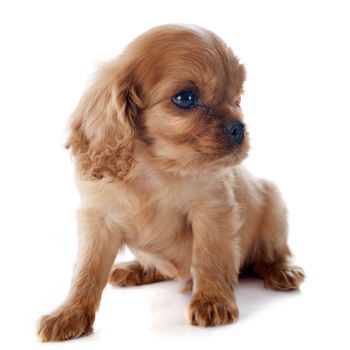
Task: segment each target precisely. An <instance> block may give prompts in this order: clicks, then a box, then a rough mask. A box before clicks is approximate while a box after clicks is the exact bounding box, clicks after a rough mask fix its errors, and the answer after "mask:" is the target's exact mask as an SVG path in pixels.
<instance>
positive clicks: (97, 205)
mask: <svg viewBox="0 0 350 350" xmlns="http://www.w3.org/2000/svg"><path fill="white" fill-rule="evenodd" d="M244 79H245V69H244V67H243V65H242V64H240V63H239V61H238V59H237V58H236V57H235V56H234V54H233V52H232V50H231V49H230V48H229V47H228V46H227V45H226V44H225V43H224V42H223V41H222V40H221V39H220V38H219V37H217V36H216V35H215V34H213V33H212V32H210V31H208V30H205V29H203V28H200V27H195V26H178V25H168V26H161V27H157V28H154V29H152V30H150V31H148V32H146V33H145V34H143V35H141V36H140V37H138V38H137V39H135V40H134V41H133V42H132V43H131V44H130V45H129V46H128V47H127V48H126V49H125V51H124V52H123V53H122V54H121V55H120V56H119V57H118V58H116V59H115V60H113V61H112V62H110V63H109V64H107V65H105V66H104V67H102V69H101V70H100V71H99V72H98V74H97V76H96V78H95V79H94V81H93V83H92V84H91V86H90V88H89V89H88V90H87V92H86V93H85V94H84V96H83V97H82V99H81V101H80V103H79V105H78V107H77V108H76V110H75V111H74V113H73V115H72V118H71V121H70V124H69V137H68V141H67V148H70V149H71V151H72V153H73V156H74V159H75V164H76V171H77V185H78V188H79V191H80V194H81V207H80V210H79V214H78V221H79V258H78V263H77V267H76V273H75V277H74V279H73V283H72V287H71V291H70V293H69V296H68V298H67V299H66V301H65V302H64V304H63V305H62V306H61V307H59V308H58V309H57V310H56V311H55V312H54V313H52V314H51V315H49V316H45V317H43V318H42V319H41V321H40V324H39V329H38V334H39V337H40V338H41V339H42V340H43V341H52V340H65V339H69V338H73V337H78V336H81V335H83V334H88V333H90V332H91V331H92V324H93V321H94V317H95V313H96V311H97V309H98V306H99V302H100V297H101V293H102V290H103V288H104V287H105V285H106V283H107V282H108V280H110V282H111V283H112V284H114V285H118V286H129V285H141V284H145V283H152V282H156V281H163V280H167V279H174V278H180V279H183V280H184V281H185V282H186V287H185V289H186V290H188V291H192V301H191V303H190V305H189V308H188V312H187V315H188V320H189V322H190V323H191V324H193V325H199V326H204V327H206V326H217V325H222V324H226V323H229V322H232V321H235V320H237V318H238V308H237V305H236V301H235V296H234V285H235V283H236V282H237V280H238V275H239V273H240V271H242V270H245V271H248V270H249V271H251V272H253V273H254V274H256V275H257V276H259V277H260V278H262V279H263V280H264V282H265V285H266V287H269V288H274V289H278V290H289V289H296V288H298V286H299V285H300V283H301V282H302V281H303V278H304V274H303V271H302V270H301V269H300V268H298V267H295V266H293V265H292V264H291V262H290V256H291V252H290V249H289V247H288V245H287V221H286V208H285V205H284V203H283V201H282V199H281V197H280V195H279V193H278V190H277V188H276V187H275V186H274V184H272V183H271V182H268V181H266V180H261V179H257V178H255V177H254V176H252V175H251V174H250V173H249V172H248V171H247V170H245V169H244V168H243V167H242V165H240V163H241V162H242V160H243V159H244V158H245V157H246V156H247V154H248V150H249V137H248V133H247V131H246V129H245V137H244V141H243V142H242V143H241V144H240V145H233V144H232V143H231V142H230V141H229V140H228V138H227V136H225V135H224V133H223V131H222V123H223V122H224V121H228V120H232V121H241V122H243V115H242V111H241V108H240V106H239V101H240V96H241V94H242V92H243V83H244ZM188 88H193V89H195V90H196V91H198V93H199V96H200V104H199V106H197V107H196V108H193V109H190V110H182V109H180V108H178V107H177V106H175V104H174V103H172V100H171V97H172V96H174V95H175V94H176V93H178V92H179V91H182V90H184V89H188ZM124 245H127V246H128V247H129V248H130V249H131V250H132V251H133V252H134V254H135V256H136V259H137V260H136V261H133V262H130V263H125V264H122V265H119V266H115V267H112V265H113V262H114V260H115V257H116V254H117V253H118V251H119V250H120V249H121V248H122V247H123V246H124Z"/></svg>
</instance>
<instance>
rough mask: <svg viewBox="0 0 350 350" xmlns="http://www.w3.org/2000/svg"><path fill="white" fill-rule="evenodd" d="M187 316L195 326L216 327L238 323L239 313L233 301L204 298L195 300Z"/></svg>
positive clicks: (195, 298)
mask: <svg viewBox="0 0 350 350" xmlns="http://www.w3.org/2000/svg"><path fill="white" fill-rule="evenodd" d="M187 315H188V320H189V322H190V323H191V324H192V325H193V326H201V327H214V326H220V325H224V324H227V323H232V322H235V321H237V319H238V315H239V312H238V308H237V305H236V304H235V303H234V301H233V300H232V302H230V303H228V302H226V301H225V300H220V298H217V297H216V298H215V297H210V296H202V297H200V298H198V297H194V298H193V300H192V301H191V304H190V306H189V308H188V313H187Z"/></svg>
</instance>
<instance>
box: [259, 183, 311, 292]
mask: <svg viewBox="0 0 350 350" xmlns="http://www.w3.org/2000/svg"><path fill="white" fill-rule="evenodd" d="M264 190H265V191H264V197H265V205H264V210H263V213H262V219H261V224H260V226H259V232H258V239H257V246H256V249H255V255H254V258H253V264H252V268H253V271H254V272H255V273H256V274H257V275H258V276H259V277H261V278H262V279H263V280H264V285H265V287H267V288H271V289H275V290H281V291H286V290H293V289H298V288H299V286H300V284H301V283H302V282H303V281H304V278H305V275H304V271H303V270H302V269H301V268H300V267H297V266H295V265H293V264H292V262H291V256H292V254H291V251H290V248H289V246H288V244H287V231H288V227H287V211H286V208H285V205H284V203H283V200H282V198H281V196H280V194H279V191H278V189H277V188H276V186H275V185H274V184H273V183H270V182H267V181H265V182H264Z"/></svg>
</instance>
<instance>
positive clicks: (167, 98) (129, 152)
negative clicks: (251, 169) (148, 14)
mask: <svg viewBox="0 0 350 350" xmlns="http://www.w3.org/2000/svg"><path fill="white" fill-rule="evenodd" d="M244 78H245V70H244V67H243V66H242V65H241V64H240V63H239V62H238V59H237V58H236V57H235V56H234V55H233V53H232V51H231V49H230V48H229V47H227V46H226V44H225V43H224V42H223V41H222V40H221V39H220V38H218V37H217V36H216V35H215V34H213V33H212V32H209V31H207V30H205V29H202V28H200V27H194V26H177V25H171V26H161V27H157V28H154V29H152V30H150V31H148V32H146V33H145V34H143V35H141V36H140V37H138V38H137V39H135V40H134V41H133V42H132V43H131V44H130V45H129V46H128V47H127V48H126V49H125V51H124V52H123V54H122V55H121V56H120V57H118V58H117V59H116V60H114V61H112V62H111V63H109V64H108V65H106V66H105V67H103V69H102V70H101V72H100V73H99V75H98V77H97V79H96V80H95V82H94V83H93V84H92V86H91V87H90V89H89V90H88V91H87V93H86V94H85V95H84V96H83V98H82V100H81V102H80V104H79V105H78V107H77V109H76V111H75V112H74V113H73V117H72V121H71V124H70V135H69V139H68V143H67V146H68V147H71V148H72V151H73V154H74V155H75V156H76V160H77V163H78V167H79V170H80V172H81V174H82V175H85V176H87V177H88V178H90V179H99V178H102V177H104V176H109V177H113V178H119V179H123V178H124V177H125V176H126V175H127V174H128V171H129V170H130V168H131V167H132V166H133V164H134V163H135V161H142V159H147V160H148V161H151V162H152V163H153V165H154V166H157V167H158V168H161V169H163V170H164V171H173V172H183V173H184V172H193V171H200V170H203V169H206V170H217V169H219V168H222V167H225V166H230V165H235V164H238V163H240V162H241V161H242V160H243V159H244V158H245V157H246V156H247V153H248V149H249V142H248V135H247V130H246V127H245V124H244V122H243V119H242V118H243V116H242V112H241V109H240V106H239V103H240V96H241V94H242V92H243V82H244Z"/></svg>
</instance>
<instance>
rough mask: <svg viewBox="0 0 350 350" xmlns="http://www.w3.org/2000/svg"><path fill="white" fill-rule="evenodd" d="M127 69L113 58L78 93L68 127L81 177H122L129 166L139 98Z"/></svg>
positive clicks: (131, 163)
mask: <svg viewBox="0 0 350 350" xmlns="http://www.w3.org/2000/svg"><path fill="white" fill-rule="evenodd" d="M132 79H133V78H132V73H131V71H130V69H129V71H128V69H127V68H125V67H123V66H122V64H121V63H120V62H119V61H118V60H115V61H113V62H111V63H110V64H108V65H106V66H105V67H103V69H102V70H101V71H100V72H99V74H98V75H97V77H96V79H95V80H94V82H93V83H92V85H91V86H90V87H89V89H88V90H87V91H86V92H85V94H84V95H83V96H82V98H81V100H80V102H79V104H78V106H77V108H76V109H75V111H74V112H73V114H72V117H71V121H70V123H69V126H68V131H69V135H68V140H67V143H66V148H70V149H71V150H72V153H73V156H74V157H75V161H76V165H77V169H78V171H79V173H80V175H81V177H82V178H85V179H89V180H98V179H102V178H103V177H110V178H117V179H119V180H123V179H124V178H125V176H126V175H127V174H128V172H129V170H130V168H131V167H132V166H133V163H134V157H133V148H134V133H135V132H136V130H135V122H134V121H135V118H136V115H137V112H138V110H139V108H140V107H141V100H140V99H139V97H138V96H137V93H136V88H135V86H134V85H133V82H132Z"/></svg>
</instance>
